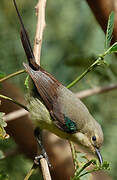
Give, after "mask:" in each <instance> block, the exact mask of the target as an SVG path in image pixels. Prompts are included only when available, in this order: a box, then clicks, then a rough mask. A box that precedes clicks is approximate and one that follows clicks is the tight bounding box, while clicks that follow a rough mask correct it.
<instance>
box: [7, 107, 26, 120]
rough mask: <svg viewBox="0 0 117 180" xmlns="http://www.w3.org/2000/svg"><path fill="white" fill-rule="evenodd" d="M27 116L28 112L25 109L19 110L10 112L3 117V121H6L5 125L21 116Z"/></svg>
mask: <svg viewBox="0 0 117 180" xmlns="http://www.w3.org/2000/svg"><path fill="white" fill-rule="evenodd" d="M27 114H28V111H26V110H25V109H19V110H17V111H14V112H11V113H9V114H7V115H5V116H4V121H6V122H7V123H8V122H9V121H13V120H16V119H18V118H20V117H22V116H25V115H27Z"/></svg>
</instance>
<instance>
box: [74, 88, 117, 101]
mask: <svg viewBox="0 0 117 180" xmlns="http://www.w3.org/2000/svg"><path fill="white" fill-rule="evenodd" d="M116 89H117V84H111V85H108V86H105V87H96V88H93V89H87V90H84V91H80V92H78V93H76V96H77V97H78V98H80V99H82V98H86V97H88V96H92V95H95V94H102V93H106V92H109V91H112V90H116Z"/></svg>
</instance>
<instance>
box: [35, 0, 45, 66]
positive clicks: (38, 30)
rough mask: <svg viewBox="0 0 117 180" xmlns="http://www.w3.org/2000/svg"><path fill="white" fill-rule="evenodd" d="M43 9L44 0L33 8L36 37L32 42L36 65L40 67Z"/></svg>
mask: <svg viewBox="0 0 117 180" xmlns="http://www.w3.org/2000/svg"><path fill="white" fill-rule="evenodd" d="M45 7H46V0H39V2H38V3H37V5H36V7H35V9H36V15H37V27H36V35H35V40H34V55H35V59H36V63H37V64H39V65H40V56H41V46H42V39H43V32H44V29H45V26H46V23H45Z"/></svg>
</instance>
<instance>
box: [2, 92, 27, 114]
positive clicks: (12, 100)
mask: <svg viewBox="0 0 117 180" xmlns="http://www.w3.org/2000/svg"><path fill="white" fill-rule="evenodd" d="M0 98H3V99H6V100H8V101H11V102H13V103H14V104H17V105H18V106H20V107H22V108H24V109H25V110H26V111H28V108H27V107H26V106H24V105H23V104H20V103H19V102H17V101H16V100H14V99H12V98H10V97H8V96H4V95H2V94H0Z"/></svg>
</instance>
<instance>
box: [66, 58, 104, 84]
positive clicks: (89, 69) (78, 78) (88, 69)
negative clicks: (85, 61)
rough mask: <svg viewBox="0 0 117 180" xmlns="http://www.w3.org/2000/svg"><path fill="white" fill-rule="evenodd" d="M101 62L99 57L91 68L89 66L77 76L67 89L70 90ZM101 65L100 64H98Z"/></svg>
mask: <svg viewBox="0 0 117 180" xmlns="http://www.w3.org/2000/svg"><path fill="white" fill-rule="evenodd" d="M101 61H102V59H101V57H99V58H98V59H97V60H96V61H95V62H94V63H93V64H91V66H89V67H88V68H87V69H86V70H85V71H84V72H83V73H82V74H81V75H80V76H78V77H77V78H76V79H75V80H74V81H72V82H71V83H70V84H69V85H68V86H67V88H71V87H72V86H74V85H75V84H76V83H77V82H79V81H80V80H81V79H82V78H83V77H84V76H86V74H87V73H89V72H90V71H92V70H93V69H94V68H95V67H97V66H98V65H99V63H100V62H101ZM100 64H101V63H100Z"/></svg>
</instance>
